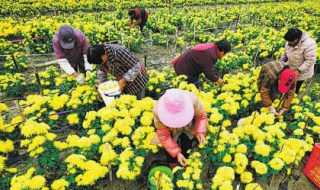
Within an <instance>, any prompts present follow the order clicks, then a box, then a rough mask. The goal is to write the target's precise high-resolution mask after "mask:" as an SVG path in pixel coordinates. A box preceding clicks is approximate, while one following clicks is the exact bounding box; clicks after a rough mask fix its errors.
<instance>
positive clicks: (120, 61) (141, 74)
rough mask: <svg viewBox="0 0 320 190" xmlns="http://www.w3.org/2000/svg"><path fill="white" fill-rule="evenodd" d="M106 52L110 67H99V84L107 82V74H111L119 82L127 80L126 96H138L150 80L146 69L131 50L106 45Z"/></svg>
mask: <svg viewBox="0 0 320 190" xmlns="http://www.w3.org/2000/svg"><path fill="white" fill-rule="evenodd" d="M105 50H106V53H107V55H108V66H106V65H105V64H100V65H98V68H99V71H98V79H99V83H101V82H104V81H106V80H107V78H106V74H107V73H110V74H111V75H112V76H114V77H116V79H117V80H120V79H121V78H125V79H126V81H127V85H126V87H125V88H124V93H125V94H131V95H137V94H138V93H139V92H140V91H141V90H142V89H143V88H144V87H145V86H146V84H147V82H148V80H149V75H148V73H147V71H146V69H145V68H144V67H143V66H142V65H141V63H139V61H138V59H137V58H135V57H134V56H133V55H132V54H131V53H130V52H129V50H127V49H126V48H124V47H122V46H119V45H115V44H105ZM101 71H102V72H101Z"/></svg>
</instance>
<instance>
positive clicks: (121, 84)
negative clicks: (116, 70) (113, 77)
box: [118, 78, 127, 91]
mask: <svg viewBox="0 0 320 190" xmlns="http://www.w3.org/2000/svg"><path fill="white" fill-rule="evenodd" d="M118 84H119V87H120V91H123V89H124V87H126V85H127V81H126V79H125V78H122V79H120V80H119V81H118Z"/></svg>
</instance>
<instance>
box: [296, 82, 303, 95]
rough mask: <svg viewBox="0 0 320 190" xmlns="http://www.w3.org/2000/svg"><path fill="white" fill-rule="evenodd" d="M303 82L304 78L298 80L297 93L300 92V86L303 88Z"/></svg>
mask: <svg viewBox="0 0 320 190" xmlns="http://www.w3.org/2000/svg"><path fill="white" fill-rule="evenodd" d="M303 82H304V80H299V81H297V86H296V94H299V91H300V88H301V86H302V84H303Z"/></svg>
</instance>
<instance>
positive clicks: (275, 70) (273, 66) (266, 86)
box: [258, 61, 296, 108]
mask: <svg viewBox="0 0 320 190" xmlns="http://www.w3.org/2000/svg"><path fill="white" fill-rule="evenodd" d="M286 65H287V63H285V62H282V61H272V62H269V63H267V64H264V65H263V67H262V69H261V71H260V74H259V77H258V90H259V92H260V94H261V101H262V103H263V104H264V105H265V106H271V105H272V102H273V100H274V99H276V98H280V97H281V93H280V92H279V91H278V76H279V74H280V72H281V71H282V70H283V67H284V66H286ZM295 86H296V84H293V85H292V86H291V87H290V90H289V91H288V92H287V93H286V94H285V95H284V98H283V104H282V107H283V108H289V107H290V104H291V101H292V98H293V96H294V91H295Z"/></svg>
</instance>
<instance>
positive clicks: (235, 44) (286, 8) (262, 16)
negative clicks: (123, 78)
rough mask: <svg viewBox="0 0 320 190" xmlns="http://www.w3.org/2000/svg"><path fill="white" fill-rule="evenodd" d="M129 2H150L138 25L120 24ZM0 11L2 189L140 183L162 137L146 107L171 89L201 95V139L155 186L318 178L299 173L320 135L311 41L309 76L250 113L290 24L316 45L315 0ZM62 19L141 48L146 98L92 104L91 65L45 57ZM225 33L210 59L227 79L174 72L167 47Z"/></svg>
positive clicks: (76, 4)
mask: <svg viewBox="0 0 320 190" xmlns="http://www.w3.org/2000/svg"><path fill="white" fill-rule="evenodd" d="M132 7H145V8H146V9H147V10H149V11H150V17H149V20H148V22H147V25H146V28H145V33H144V35H141V33H140V31H139V30H138V28H130V26H129V19H128V17H127V11H128V9H129V8H132ZM0 14H1V18H0V47H1V48H0V90H1V91H0V92H1V95H0V114H1V117H0V176H1V177H0V189H1V190H2V189H5V190H6V189H12V190H20V189H21V190H33V189H43V190H45V189H52V190H62V189H79V190H88V189H116V188H117V189H148V183H147V175H148V171H149V170H150V169H151V168H152V167H153V166H155V165H151V163H150V160H156V161H158V163H160V162H165V158H164V156H162V157H161V156H159V155H161V154H162V153H163V154H164V152H163V147H162V146H161V144H156V145H153V144H150V141H151V140H152V139H153V137H154V136H155V135H156V129H155V126H154V124H153V114H152V108H153V106H154V105H155V103H156V101H157V100H158V98H159V97H160V96H161V95H162V94H163V93H164V92H165V90H166V89H169V88H179V89H185V90H189V91H192V92H194V93H195V94H196V95H197V96H198V97H199V99H200V100H201V102H202V104H203V106H204V108H205V111H206V113H207V115H208V128H207V129H208V130H207V136H206V140H207V142H206V143H205V144H195V146H194V148H193V149H192V151H191V155H190V157H189V159H188V166H187V167H177V168H175V169H174V179H173V180H171V179H170V178H166V177H164V178H162V183H161V185H160V187H161V188H159V189H164V190H167V189H174V188H175V189H184V190H193V189H220V190H229V189H245V190H260V189H278V187H279V183H280V182H281V181H282V182H284V181H285V180H283V179H287V180H289V186H288V187H287V188H289V189H293V190H294V189H301V190H302V189H308V190H309V189H311V190H313V189H317V188H316V186H314V185H313V184H312V182H310V181H308V179H306V178H305V177H304V180H303V181H302V180H301V178H302V177H303V175H304V174H303V173H302V169H303V168H304V165H305V163H306V161H307V158H308V157H309V156H310V153H311V151H312V148H313V146H314V144H315V143H317V142H318V143H319V142H320V100H319V96H320V77H319V73H320V66H319V65H320V57H319V56H320V52H319V49H320V48H318V53H317V64H316V66H315V67H316V73H315V75H314V76H313V78H312V80H308V81H306V82H305V83H304V85H303V87H302V90H301V93H300V94H299V95H295V97H294V99H293V101H292V104H291V107H290V109H289V110H288V111H287V112H286V113H285V115H284V116H282V117H281V118H275V117H274V116H273V115H272V114H270V113H269V110H268V109H267V108H266V109H262V110H261V113H259V112H257V111H255V104H256V103H258V102H259V101H260V100H261V97H260V94H259V92H258V89H257V77H258V74H259V71H260V69H261V65H263V64H265V63H266V62H268V61H272V60H278V59H279V58H280V57H281V56H282V55H283V53H284V51H285V49H284V45H285V40H284V39H283V36H284V34H285V32H286V31H287V28H288V27H299V28H300V29H301V30H303V31H306V32H308V34H310V35H311V36H312V38H313V39H315V40H316V41H317V44H318V47H319V44H320V2H319V1H317V0H301V1H294V0H292V1H290V0H225V1H222V0H208V1H203V0H193V1H190V0H186V1H182V0H172V1H160V0H159V1H158V0H155V1H151V0H140V1H126V0H113V1H112V0H108V1H101V0H98V1H92V0H86V1H84V0H77V1H75V0H70V1H61V0H59V1H53V0H47V1H42V0H34V1H22V0H20V1H13V0H8V1H6V2H4V3H3V4H2V6H1V10H0ZM62 24H69V25H70V26H73V27H75V28H78V29H79V30H81V31H82V32H83V33H84V34H85V35H86V37H87V39H88V40H89V41H90V45H95V44H99V43H108V42H115V43H118V44H120V45H122V46H125V47H127V48H128V49H130V51H131V52H134V54H135V55H136V56H137V57H139V58H141V62H142V63H143V62H145V64H146V67H147V69H148V72H149V75H150V79H149V82H148V84H147V86H146V97H145V98H144V99H142V100H137V98H136V97H135V96H130V95H122V96H121V97H120V98H118V99H115V100H114V101H113V102H112V103H111V104H110V105H108V106H107V107H103V108H100V104H101V99H99V96H98V91H97V90H96V87H95V86H96V84H97V76H96V72H94V71H92V72H90V73H88V75H87V76H86V83H85V84H84V85H79V84H77V81H76V80H75V79H74V78H73V77H72V76H68V75H67V74H65V73H63V72H62V71H61V69H60V68H59V66H58V65H57V64H55V63H54V62H53V63H48V62H50V61H54V60H55V58H54V54H53V50H52V44H51V40H52V36H53V34H54V33H55V32H56V31H57V29H58V28H59V27H60V26H61V25H62ZM224 38H226V39H228V40H229V41H230V42H231V44H232V52H231V53H229V54H227V56H226V57H224V58H223V59H221V60H220V61H219V62H217V63H216V65H215V71H216V72H217V73H218V74H219V76H220V77H223V80H224V81H225V84H224V85H222V86H217V85H215V84H214V83H212V82H209V81H207V80H206V79H205V77H201V82H202V86H201V88H200V90H198V89H197V88H196V87H195V86H194V85H192V84H188V83H187V82H186V78H185V77H184V76H179V77H177V76H176V75H175V73H174V70H173V68H172V64H171V60H172V59H173V58H174V57H176V56H177V55H179V54H181V53H182V52H183V51H185V50H186V49H187V48H189V47H192V46H194V45H195V44H199V43H206V42H213V41H217V40H221V39H224ZM279 104H281V101H280V100H276V101H275V102H274V107H276V108H278V107H280V106H279ZM241 118H246V119H245V120H244V122H242V123H241V124H240V123H238V121H239V119H241ZM158 156H159V157H158ZM154 178H155V179H158V178H159V173H158V174H156V175H155V176H154ZM299 178H300V179H299ZM114 184H118V186H117V185H114Z"/></svg>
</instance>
